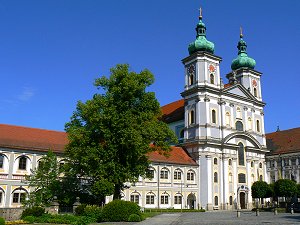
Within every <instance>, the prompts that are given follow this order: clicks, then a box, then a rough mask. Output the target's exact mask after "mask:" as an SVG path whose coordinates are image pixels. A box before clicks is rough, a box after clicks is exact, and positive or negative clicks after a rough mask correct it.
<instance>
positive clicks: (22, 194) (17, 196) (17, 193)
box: [12, 188, 28, 204]
mask: <svg viewBox="0 0 300 225" xmlns="http://www.w3.org/2000/svg"><path fill="white" fill-rule="evenodd" d="M27 194H28V193H27V191H26V190H25V189H23V188H17V189H15V190H14V191H13V193H12V203H13V204H20V203H22V202H23V201H24V200H25V199H26V196H27Z"/></svg>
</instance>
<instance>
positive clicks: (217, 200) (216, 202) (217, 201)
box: [215, 196, 219, 205]
mask: <svg viewBox="0 0 300 225" xmlns="http://www.w3.org/2000/svg"><path fill="white" fill-rule="evenodd" d="M215 205H219V199H218V196H215Z"/></svg>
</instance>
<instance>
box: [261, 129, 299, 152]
mask: <svg viewBox="0 0 300 225" xmlns="http://www.w3.org/2000/svg"><path fill="white" fill-rule="evenodd" d="M266 138H267V147H268V149H271V152H270V155H278V154H285V153H295V152H299V153H300V127H298V128H294V129H290V130H283V131H277V132H273V133H269V134H266Z"/></svg>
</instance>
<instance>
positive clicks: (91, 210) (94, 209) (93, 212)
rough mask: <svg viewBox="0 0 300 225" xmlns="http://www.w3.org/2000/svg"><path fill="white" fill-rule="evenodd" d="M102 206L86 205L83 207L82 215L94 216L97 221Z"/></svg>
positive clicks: (99, 220)
mask: <svg viewBox="0 0 300 225" xmlns="http://www.w3.org/2000/svg"><path fill="white" fill-rule="evenodd" d="M101 212H102V208H100V207H99V206H97V205H87V206H86V207H85V208H84V214H83V215H84V216H88V217H91V218H94V219H95V220H96V221H97V222H101Z"/></svg>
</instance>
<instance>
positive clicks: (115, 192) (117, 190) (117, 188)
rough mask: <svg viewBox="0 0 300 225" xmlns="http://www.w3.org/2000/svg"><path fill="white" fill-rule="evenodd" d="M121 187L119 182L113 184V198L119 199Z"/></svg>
mask: <svg viewBox="0 0 300 225" xmlns="http://www.w3.org/2000/svg"><path fill="white" fill-rule="evenodd" d="M121 187H122V185H121V184H120V183H117V184H115V190H114V197H113V199H114V200H116V199H121Z"/></svg>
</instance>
